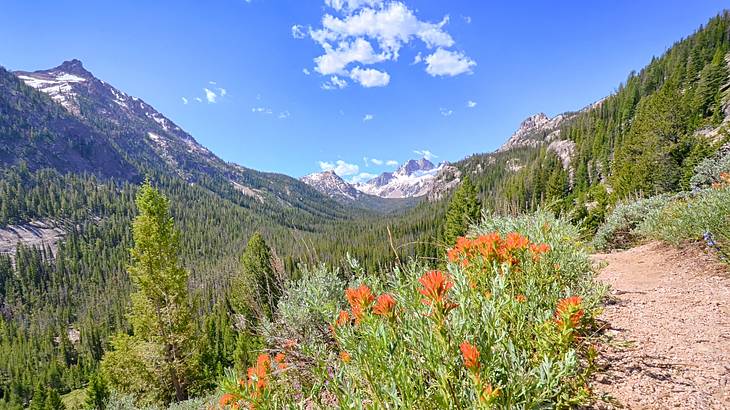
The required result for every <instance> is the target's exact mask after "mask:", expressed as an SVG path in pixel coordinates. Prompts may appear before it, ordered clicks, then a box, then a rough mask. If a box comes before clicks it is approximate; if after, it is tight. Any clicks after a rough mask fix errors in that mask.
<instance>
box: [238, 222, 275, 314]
mask: <svg viewBox="0 0 730 410" xmlns="http://www.w3.org/2000/svg"><path fill="white" fill-rule="evenodd" d="M231 292H232V293H231V295H232V301H233V303H234V308H235V309H236V310H237V312H238V313H240V314H243V315H245V316H246V317H247V318H248V319H252V320H260V319H263V318H268V319H271V317H272V315H273V312H274V310H275V308H276V303H277V302H278V300H279V296H280V294H281V284H280V283H279V280H278V278H277V275H276V273H275V271H274V268H273V266H272V257H271V249H270V248H269V246H268V245H267V244H266V241H264V238H263V236H261V234H260V233H258V232H256V233H255V234H253V236H251V239H249V241H248V245H246V250H245V251H244V253H243V257H242V258H241V273H240V274H239V275H238V276H237V277H236V278H235V279H234V282H233V288H232V289H231Z"/></svg>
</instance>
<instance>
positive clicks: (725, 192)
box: [638, 185, 730, 258]
mask: <svg viewBox="0 0 730 410" xmlns="http://www.w3.org/2000/svg"><path fill="white" fill-rule="evenodd" d="M638 230H639V231H641V232H642V234H643V235H645V236H647V237H650V238H653V239H659V240H662V241H665V242H668V243H671V244H675V245H677V244H680V243H682V242H687V241H698V240H702V239H705V240H706V241H707V242H708V244H709V245H712V247H714V248H715V249H717V250H719V251H720V252H722V253H723V254H724V255H725V257H726V258H727V256H728V253H729V252H730V185H725V186H724V187H719V188H715V189H705V190H702V191H699V192H697V193H696V194H695V195H693V196H687V197H685V198H683V199H680V200H677V201H674V202H672V203H670V204H668V205H667V206H665V207H664V208H663V209H662V210H661V212H659V213H657V214H656V215H654V216H653V217H652V218H648V219H647V220H646V221H644V223H642V225H641V226H640V227H639V228H638Z"/></svg>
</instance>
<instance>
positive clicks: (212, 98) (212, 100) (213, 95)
mask: <svg viewBox="0 0 730 410" xmlns="http://www.w3.org/2000/svg"><path fill="white" fill-rule="evenodd" d="M203 91H205V99H206V100H208V104H215V101H216V99H217V98H218V95H216V93H214V92H213V91H211V90H209V89H207V88H203Z"/></svg>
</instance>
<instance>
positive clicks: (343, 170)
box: [319, 159, 360, 177]
mask: <svg viewBox="0 0 730 410" xmlns="http://www.w3.org/2000/svg"><path fill="white" fill-rule="evenodd" d="M319 168H320V169H321V170H322V171H335V174H337V175H339V176H341V177H342V176H348V175H355V174H357V173H359V172H360V167H359V166H357V164H350V163H347V162H345V161H343V160H341V159H338V160H337V161H335V162H334V163H332V162H327V161H319Z"/></svg>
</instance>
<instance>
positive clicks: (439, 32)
mask: <svg viewBox="0 0 730 410" xmlns="http://www.w3.org/2000/svg"><path fill="white" fill-rule="evenodd" d="M325 4H326V5H327V6H329V7H330V8H331V9H332V10H334V12H335V13H332V14H330V13H325V14H324V16H323V17H322V20H321V27H319V28H312V27H311V26H310V27H308V28H307V29H306V31H305V28H304V27H303V26H301V25H294V26H292V29H291V30H292V36H294V37H295V38H304V37H306V36H307V35H308V36H309V37H310V38H311V39H312V40H314V41H315V42H317V43H318V44H319V45H320V46H321V47H322V49H323V51H324V53H323V54H322V55H320V56H318V57H316V58H315V59H314V62H315V70H316V71H317V72H318V73H319V74H321V75H323V76H331V75H338V76H340V77H349V78H350V79H352V80H353V81H355V82H357V83H358V84H360V85H362V86H363V87H384V86H386V85H388V84H389V83H390V75H389V74H388V73H387V72H385V71H383V70H376V69H372V68H365V67H363V66H369V65H374V64H379V63H383V62H385V61H389V60H390V61H397V60H398V57H399V53H400V50H401V49H402V48H403V47H404V46H406V45H409V44H411V43H414V42H415V43H420V44H422V46H425V47H426V48H427V49H437V50H444V51H447V52H448V50H447V49H448V48H450V47H452V46H453V45H454V44H455V41H454V39H453V38H452V37H451V35H450V34H449V33H448V32H447V31H446V30H445V26H446V25H447V24H448V23H449V16H448V15H447V16H445V17H444V18H442V19H441V21H438V22H429V21H423V20H421V19H419V18H418V16H416V13H415V12H414V11H413V10H412V9H410V8H409V7H408V6H406V4H405V3H404V2H403V1H394V0H325ZM333 14H335V15H333ZM451 53H455V55H457V56H459V57H460V59H461V60H463V61H465V62H466V63H467V71H468V69H469V68H470V67H471V66H472V65H473V64H475V63H473V61H472V60H470V59H469V58H468V57H467V56H465V55H464V54H461V53H456V52H451ZM432 55H433V54H432ZM436 57H443V56H442V55H441V54H439V55H437V56H436ZM423 61H425V59H424V58H423V57H422V54H421V53H420V52H419V54H418V55H417V56H416V57H415V59H414V61H413V64H418V63H421V62H423ZM437 63H438V61H435V62H434V66H435V67H436V68H433V69H432V70H433V71H434V72H439V69H438V67H437V66H436V64H437ZM352 66H355V68H351V67H352ZM429 67H431V64H428V65H427V67H426V69H427V71H429ZM467 71H462V72H467ZM449 72H450V73H452V74H449V75H458V74H456V73H455V70H454V69H452V70H451V71H449ZM429 73H431V72H430V71H429ZM432 75H442V74H432ZM323 88H325V89H337V88H338V87H323ZM339 88H342V87H339Z"/></svg>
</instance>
